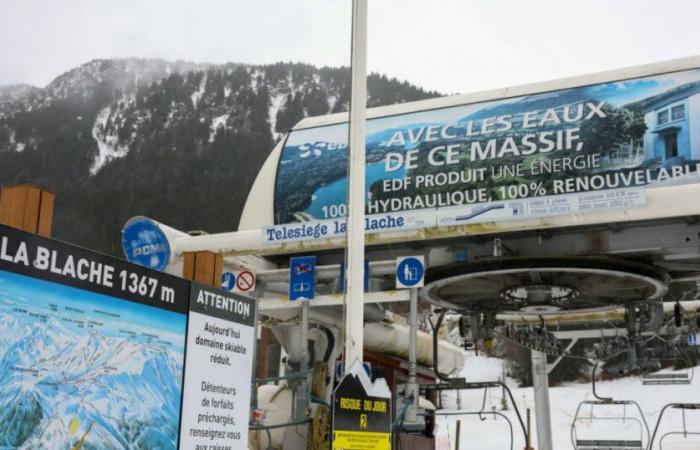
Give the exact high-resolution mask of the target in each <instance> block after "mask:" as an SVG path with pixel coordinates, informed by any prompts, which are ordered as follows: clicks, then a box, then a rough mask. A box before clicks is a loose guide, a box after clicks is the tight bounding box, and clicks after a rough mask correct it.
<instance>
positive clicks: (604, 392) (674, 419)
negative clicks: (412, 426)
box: [437, 355, 700, 450]
mask: <svg viewBox="0 0 700 450" xmlns="http://www.w3.org/2000/svg"><path fill="white" fill-rule="evenodd" d="M502 363H503V361H502V360H499V359H494V358H486V357H475V356H473V355H470V356H469V357H468V358H467V362H466V364H465V366H464V370H463V373H462V376H464V377H465V378H466V379H467V381H491V380H497V379H498V378H499V376H500V375H501V373H502ZM695 374H696V376H695V377H694V379H693V382H692V384H691V385H678V386H643V385H642V382H641V380H640V379H639V378H637V377H627V378H623V379H619V380H613V381H602V382H599V383H596V388H597V391H598V394H599V395H601V396H603V397H613V398H614V399H615V400H635V401H636V402H638V403H639V405H640V406H641V408H642V411H643V413H644V415H645V417H646V421H647V423H648V424H649V428H650V433H653V431H654V426H655V425H656V421H657V418H658V416H659V413H660V411H661V409H662V408H663V406H664V405H666V404H667V403H671V402H677V403H680V402H685V403H700V367H697V368H696V369H695ZM508 385H509V386H510V387H511V389H512V390H513V396H514V397H515V401H516V403H517V405H518V408H520V411H521V414H522V415H523V420H524V419H525V411H526V410H527V408H530V410H531V414H532V416H533V419H532V438H531V439H532V444H531V445H532V446H533V447H534V448H539V447H538V445H537V432H536V429H537V428H536V423H535V420H534V411H535V402H534V398H533V389H532V388H517V384H516V383H515V382H514V381H513V380H508ZM549 396H550V403H551V409H552V433H553V445H554V449H555V450H561V449H573V445H572V443H571V435H570V433H571V423H572V421H573V419H574V415H575V413H576V408H577V407H578V405H579V403H580V402H581V401H583V400H595V398H594V397H593V394H592V391H591V385H590V384H584V383H569V384H566V385H563V386H559V387H552V388H550V391H549ZM483 399H484V391H483V390H475V391H461V392H460V393H459V402H460V404H461V410H469V411H478V410H480V409H481V406H482V402H483ZM501 399H502V392H501V389H489V390H488V391H487V393H486V403H485V405H486V407H485V410H486V411H491V410H492V408H495V411H498V412H501V413H503V414H505V415H506V416H507V417H508V418H509V419H510V420H511V422H512V424H513V436H514V443H513V448H514V449H523V448H525V444H524V438H523V433H522V431H521V428H520V425H519V422H518V420H517V417H516V415H515V413H514V411H513V410H512V408H510V409H509V410H508V411H501ZM457 400H458V399H457V395H456V393H451V394H445V397H443V407H444V408H445V409H444V410H443V411H447V410H455V409H457V406H458V405H457ZM593 413H594V417H597V418H602V419H603V420H594V421H590V420H582V421H580V422H578V423H577V428H576V432H577V435H578V436H579V438H581V439H596V438H597V439H606V438H607V439H620V440H622V439H639V436H640V422H638V420H635V419H639V413H636V414H635V411H634V410H633V407H631V406H628V407H627V408H623V407H617V408H612V407H598V406H596V407H595V408H594V410H593ZM582 414H585V416H586V417H588V416H590V406H589V407H587V408H582ZM615 417H617V418H619V420H612V418H615ZM623 417H624V420H623ZM458 419H460V420H461V432H460V449H463V450H467V449H468V450H480V449H483V450H500V449H503V450H507V449H509V448H510V432H509V428H508V424H507V423H506V422H505V421H504V420H503V419H501V418H497V419H494V418H493V415H488V416H485V420H483V421H482V420H480V419H479V417H478V416H445V417H442V418H441V419H439V420H438V429H437V436H438V442H437V448H438V450H448V449H450V450H453V449H454V448H455V431H456V422H457V420H458ZM685 424H686V427H687V430H688V431H695V432H700V410H696V411H687V412H686V417H685ZM682 430H683V415H682V413H681V411H680V410H676V409H669V410H667V411H666V412H665V413H664V419H663V422H662V424H661V427H660V428H659V432H658V434H657V437H656V439H655V440H654V448H653V450H657V449H660V447H659V444H658V442H659V438H660V437H661V436H663V435H664V434H665V433H666V432H670V431H682ZM643 441H644V443H645V445H646V444H647V437H646V432H644V437H643ZM662 448H663V449H664V450H690V449H693V450H700V435H688V436H687V437H684V436H682V435H681V436H675V435H669V436H667V437H666V438H665V439H664V440H663V447H662Z"/></svg>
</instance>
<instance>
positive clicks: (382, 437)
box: [332, 361, 391, 450]
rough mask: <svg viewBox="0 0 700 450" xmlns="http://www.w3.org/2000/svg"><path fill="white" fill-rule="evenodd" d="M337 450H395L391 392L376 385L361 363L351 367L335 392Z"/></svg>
mask: <svg viewBox="0 0 700 450" xmlns="http://www.w3.org/2000/svg"><path fill="white" fill-rule="evenodd" d="M332 439H333V446H332V448H333V450H390V449H391V392H390V391H389V387H388V386H387V384H386V382H385V381H384V380H383V379H380V380H377V381H376V382H375V383H374V384H373V383H372V382H371V381H370V379H369V376H368V375H367V373H366V371H365V369H364V367H363V365H362V364H360V362H359V361H358V362H355V364H353V365H352V367H350V370H349V371H347V372H346V374H345V376H344V377H343V378H342V379H341V380H340V383H338V386H337V387H336V389H335V391H334V392H333V436H332Z"/></svg>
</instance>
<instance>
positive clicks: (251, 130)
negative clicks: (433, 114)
mask: <svg viewBox="0 0 700 450" xmlns="http://www.w3.org/2000/svg"><path fill="white" fill-rule="evenodd" d="M349 75H350V74H349V70H348V69H347V68H342V67H341V68H329V67H323V68H316V67H313V66H311V65H307V64H300V63H277V64H270V65H247V64H238V63H228V64H220V65H215V64H195V63H189V62H183V61H177V62H169V61H164V60H159V59H119V60H93V61H90V62H88V63H86V64H83V65H81V66H79V67H76V68H74V69H72V70H70V71H68V72H66V73H64V74H62V75H60V76H59V77H57V78H56V79H55V80H54V81H53V82H51V83H50V84H49V85H47V86H46V87H44V88H39V87H35V86H29V85H24V84H19V85H10V86H2V87H0V186H5V185H11V184H17V183H33V184H36V185H39V186H41V187H42V188H45V189H49V190H51V191H53V192H55V193H56V194H57V203H56V213H55V219H54V236H56V237H58V238H60V239H63V240H66V241H69V242H73V243H77V244H80V245H83V246H86V247H89V248H93V249H96V250H101V251H105V252H108V253H111V254H116V255H121V249H120V229H121V227H122V225H123V224H124V222H125V221H126V220H127V219H128V218H130V217H132V216H134V215H138V214H143V215H147V216H149V217H152V218H154V219H157V220H160V221H162V222H164V223H167V224H169V225H172V226H174V227H176V228H178V229H181V230H206V231H208V232H220V231H231V230H235V229H236V227H237V224H238V220H239V216H240V213H241V210H242V208H243V205H244V202H245V199H246V196H247V194H248V190H249V189H250V186H251V185H252V183H253V181H254V179H255V176H256V175H257V172H258V169H259V168H260V166H261V165H262V163H263V162H264V161H265V159H266V158H267V155H268V154H269V152H270V151H271V150H272V148H273V146H274V144H275V142H276V141H277V140H278V139H280V137H281V136H282V133H284V132H285V131H286V130H288V129H289V128H290V127H292V126H293V125H294V124H295V123H296V122H298V121H299V120H300V119H302V118H303V117H306V116H316V115H322V114H328V113H333V112H340V111H346V110H347V107H348V99H349ZM437 95H438V94H437V93H435V92H427V91H425V90H423V89H421V88H419V87H416V86H413V85H411V84H409V83H407V82H399V81H398V80H396V79H389V78H387V77H386V76H383V75H376V74H373V75H370V76H369V77H368V105H369V106H370V107H373V106H380V105H387V104H393V103H401V102H406V101H413V100H420V99H424V98H430V97H435V96H437Z"/></svg>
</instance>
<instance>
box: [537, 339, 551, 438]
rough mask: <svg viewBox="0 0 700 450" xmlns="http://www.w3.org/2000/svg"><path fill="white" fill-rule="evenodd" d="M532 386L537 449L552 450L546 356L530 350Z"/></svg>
mask: <svg viewBox="0 0 700 450" xmlns="http://www.w3.org/2000/svg"><path fill="white" fill-rule="evenodd" d="M532 386H533V388H534V389H535V421H536V422H537V448H538V449H540V450H553V448H554V447H552V419H551V415H550V409H549V374H548V371H547V355H546V354H545V353H542V352H538V351H537V350H532Z"/></svg>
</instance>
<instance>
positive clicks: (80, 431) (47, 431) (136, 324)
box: [0, 226, 189, 449]
mask: <svg viewBox="0 0 700 450" xmlns="http://www.w3.org/2000/svg"><path fill="white" fill-rule="evenodd" d="M188 293H189V284H188V282H187V281H185V280H182V279H179V278H176V277H172V276H170V275H167V274H163V273H160V272H155V271H153V270H147V269H144V268H142V267H140V266H136V265H134V264H129V263H127V262H124V261H121V260H117V259H115V258H111V257H108V256H104V255H100V254H97V253H94V252H91V251H88V250H84V249H82V248H78V247H74V246H71V245H68V244H64V243H62V242H59V241H55V240H52V239H47V238H42V237H39V236H36V235H33V234H29V233H25V232H22V231H19V230H16V229H13V228H8V227H5V226H0V360H1V361H2V364H1V365H0V372H1V373H0V445H1V446H2V447H4V448H5V447H7V448H18V447H20V448H31V449H38V448H51V449H58V448H62V449H63V448H65V449H67V448H80V447H82V448H96V449H107V448H123V449H132V448H160V449H176V448H177V441H178V435H179V416H180V414H179V413H180V404H181V398H182V370H183V362H184V355H185V329H186V324H187V301H188Z"/></svg>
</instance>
